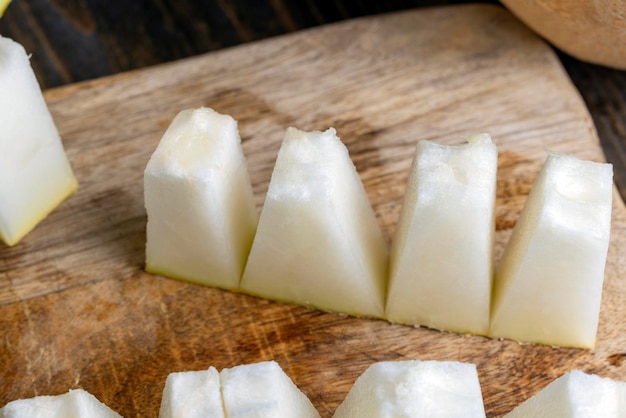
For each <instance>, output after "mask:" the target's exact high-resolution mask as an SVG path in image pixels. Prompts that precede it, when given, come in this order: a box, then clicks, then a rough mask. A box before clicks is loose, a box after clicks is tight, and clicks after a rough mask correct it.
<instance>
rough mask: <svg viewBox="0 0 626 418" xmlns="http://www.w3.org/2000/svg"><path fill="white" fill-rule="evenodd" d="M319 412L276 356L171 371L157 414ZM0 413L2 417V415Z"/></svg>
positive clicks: (218, 417) (200, 416) (283, 417)
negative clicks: (218, 367) (223, 366)
mask: <svg viewBox="0 0 626 418" xmlns="http://www.w3.org/2000/svg"><path fill="white" fill-rule="evenodd" d="M223 417H228V418H319V417H320V415H319V413H318V412H317V410H316V409H315V407H314V406H313V404H312V403H311V401H310V400H309V398H307V396H306V395H305V394H304V393H302V392H301V391H300V390H299V389H298V387H297V386H296V385H295V384H294V383H293V381H292V380H291V379H290V378H289V376H287V375H286V374H285V372H284V371H283V370H282V369H281V367H280V365H279V364H278V363H276V362H275V361H263V362H260V363H253V364H243V365H239V366H235V367H232V368H229V369H223V370H222V371H221V372H219V373H218V371H217V370H216V369H215V368H214V367H210V368H209V369H208V370H203V371H192V372H177V373H171V374H170V375H169V376H168V377H167V380H166V383H165V388H164V390H163V398H162V401H161V410H160V412H159V418H223ZM0 418H1V417H0Z"/></svg>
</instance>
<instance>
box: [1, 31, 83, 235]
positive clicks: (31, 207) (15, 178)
mask: <svg viewBox="0 0 626 418" xmlns="http://www.w3.org/2000/svg"><path fill="white" fill-rule="evenodd" d="M0 92H1V93H0V239H1V240H2V241H4V242H5V243H6V244H7V245H15V244H16V243H17V242H18V241H19V240H20V239H22V238H23V237H24V235H26V234H27V233H28V232H30V231H31V230H32V229H33V228H35V226H36V225H37V224H38V223H39V222H41V220H42V219H44V218H45V217H46V216H47V215H48V214H49V213H50V212H51V211H52V210H53V209H55V208H56V207H57V206H58V205H59V204H60V203H61V202H62V201H63V200H65V199H66V198H67V197H68V196H69V195H70V194H72V193H73V192H74V190H76V187H77V184H78V183H77V182H76V178H75V177H74V173H73V172H72V168H71V167H70V164H69V162H68V159H67V156H66V155H65V150H64V149H63V144H62V143H61V138H60V137H59V133H58V131H57V128H56V126H55V124H54V121H53V120H52V116H51V115H50V111H49V110H48V107H47V105H46V102H45V101H44V98H43V95H42V93H41V89H40V87H39V84H38V83H37V79H36V78H35V73H34V72H33V70H32V68H31V66H30V62H29V60H28V56H27V55H26V51H24V48H22V46H21V45H19V44H18V43H16V42H14V41H12V40H11V39H8V38H3V37H1V36H0Z"/></svg>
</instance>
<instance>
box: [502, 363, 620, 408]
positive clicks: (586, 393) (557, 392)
mask: <svg viewBox="0 0 626 418" xmlns="http://www.w3.org/2000/svg"><path fill="white" fill-rule="evenodd" d="M505 417H506V418H543V417H550V418H623V417H626V383H625V382H618V381H615V380H611V379H608V378H602V377H599V376H596V375H591V374H586V373H583V372H582V371H580V370H573V371H571V372H569V373H566V374H564V375H563V376H561V377H559V378H558V379H556V380H554V381H553V382H551V383H550V384H549V385H548V386H546V387H545V388H543V389H542V390H541V391H539V392H538V393H537V394H536V395H535V396H533V397H531V398H529V399H527V400H526V401H525V402H524V403H522V404H521V405H519V406H518V407H517V408H515V409H514V410H513V411H511V412H510V413H508V414H507V415H505Z"/></svg>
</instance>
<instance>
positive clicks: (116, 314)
mask: <svg viewBox="0 0 626 418" xmlns="http://www.w3.org/2000/svg"><path fill="white" fill-rule="evenodd" d="M46 98H47V100H48V102H49V104H50V108H51V110H52V113H53V116H54V117H55V120H56V121H57V125H58V127H59V129H60V132H61V135H62V137H63V138H64V142H65V144H66V148H67V151H68V155H69V158H70V160H71V162H72V164H73V166H74V168H75V171H76V174H77V177H78V179H79V182H80V187H79V190H78V192H77V193H76V194H75V195H73V196H72V197H71V198H70V199H69V200H68V201H66V202H65V203H64V204H63V205H62V206H61V207H60V208H59V209H58V210H56V211H55V212H54V213H53V214H52V215H51V216H50V217H49V218H48V219H46V220H45V221H44V222H43V223H42V224H40V225H39V227H38V228H37V229H36V230H35V231H33V232H32V233H31V234H30V235H28V237H27V238H26V239H25V240H24V241H22V242H21V243H20V244H19V245H17V246H15V247H13V248H7V247H2V248H0V330H2V339H0V382H2V385H1V386H0V387H1V390H0V405H2V404H4V403H6V402H8V401H10V400H12V399H17V398H23V397H31V396H34V395H43V394H55V393H61V392H65V391H67V390H68V389H69V388H75V387H82V388H84V389H86V390H88V391H90V392H91V393H93V394H94V395H96V396H97V397H98V398H99V399H100V400H102V401H103V402H105V403H106V404H108V405H110V406H111V407H112V408H113V409H115V410H117V411H118V412H120V413H121V414H122V415H123V416H125V417H144V416H147V417H154V416H156V414H157V411H158V407H159V402H160V398H161V391H162V388H163V384H164V381H165V377H166V376H167V374H168V373H170V372H173V371H181V370H199V369H203V368H206V367H208V366H210V365H213V366H216V367H217V368H218V369H221V368H224V367H231V366H234V365H236V364H242V363H250V362H256V361H261V360H267V359H274V360H276V361H278V362H279V363H280V364H281V366H282V367H283V368H284V369H285V371H286V372H287V373H288V374H289V375H290V376H291V377H292V379H293V380H294V382H295V383H296V384H297V385H298V386H299V387H300V388H301V389H303V390H304V391H305V392H306V393H307V394H308V395H309V396H310V397H311V400H312V401H313V403H314V404H315V406H316V407H317V408H318V409H319V411H320V413H321V414H322V416H323V417H330V416H331V415H332V412H333V411H334V409H335V408H336V406H337V405H338V404H339V403H340V402H341V400H342V399H343V397H344V396H345V395H346V393H347V391H348V390H349V388H350V386H351V385H352V383H353V382H354V380H355V379H356V377H357V376H358V375H359V374H360V373H362V372H363V371H364V370H365V368H366V367H367V366H369V365H370V364H371V363H372V362H374V361H380V360H398V359H438V360H459V361H467V362H473V363H475V364H476V365H477V367H478V371H479V378H480V380H481V384H482V388H483V396H484V400H485V405H486V410H487V413H488V416H490V417H495V416H500V415H502V414H503V413H505V412H508V411H509V410H511V409H512V408H513V407H514V406H515V405H516V404H518V403H520V402H521V401H522V400H524V399H526V398H527V397H529V396H530V395H531V394H533V393H535V392H536V391H537V390H539V389H540V388H542V387H543V386H545V385H546V384H547V383H548V382H549V381H551V380H552V379H554V378H556V377H558V376H559V375H561V374H562V373H564V372H566V371H568V370H570V369H573V368H580V369H582V370H584V371H587V372H591V373H597V374H600V375H602V376H606V377H611V378H617V379H621V380H625V381H626V361H625V360H624V358H625V357H626V321H624V318H625V317H626V294H625V291H624V289H625V288H626V274H625V272H624V269H625V267H626V264H625V261H626V260H624V259H623V258H624V256H623V255H622V254H623V251H622V249H621V247H622V245H623V242H624V239H625V235H624V234H625V231H624V226H625V225H626V223H625V222H626V217H625V215H626V212H625V211H624V205H623V203H622V202H621V200H620V199H619V198H618V196H617V193H616V194H615V204H614V213H613V227H612V238H611V245H610V249H609V256H608V261H607V271H606V280H605V286H604V294H603V307H602V313H601V318H600V327H599V331H598V342H597V347H596V349H595V350H594V351H593V352H589V351H584V350H577V349H555V348H551V347H545V346H535V345H522V344H518V343H515V342H511V341H498V340H490V339H487V338H483V337H471V336H461V335H456V334H447V333H440V332H437V331H432V330H427V329H422V328H419V329H415V328H411V327H406V326H400V325H391V324H388V323H386V322H384V321H379V320H366V319H357V318H346V317H342V316H339V315H335V314H328V313H321V312H318V311H314V310H309V309H305V308H302V307H297V306H289V305H282V304H278V303H274V302H269V301H264V300H261V299H256V298H253V297H249V296H246V295H242V294H235V293H230V292H226V291H222V290H218V289H210V288H204V287H199V286H195V285H191V284H185V283H181V282H177V281H173V280H168V279H165V278H161V277H157V276H153V275H150V274H146V273H144V272H143V270H142V268H143V257H144V241H145V222H146V218H145V210H144V208H143V194H142V174H143V169H144V167H145V164H146V163H147V160H148V158H149V156H150V154H151V153H152V151H153V150H154V147H155V146H156V144H157V142H158V140H159V138H160V136H161V135H162V133H163V131H164V130H165V128H166V127H167V125H168V124H169V122H170V121H171V119H172V118H173V117H174V115H175V114H176V113H177V112H178V111H179V110H181V109H183V108H189V107H197V106H201V105H204V106H210V107H213V108H214V109H216V110H218V111H220V112H223V113H228V114H231V115H232V116H233V117H235V118H236V119H238V120H239V127H240V131H241V135H242V138H243V140H244V151H245V152H246V155H247V156H248V160H249V167H250V172H251V176H252V178H253V185H254V190H255V193H256V197H257V202H258V205H259V206H260V205H261V204H262V201H263V198H264V193H265V191H266V188H267V182H268V180H269V177H270V174H271V170H272V165H273V161H274V159H275V155H276V152H277V150H278V146H279V143H280V139H281V138H282V134H283V131H284V129H285V128H286V127H287V126H290V125H292V126H296V127H299V128H301V129H325V128H326V127H328V126H334V127H335V128H337V131H338V134H339V136H340V137H341V138H342V139H343V140H344V142H345V143H346V145H347V146H348V148H349V150H350V152H351V155H352V157H353V160H354V162H355V165H356V167H357V170H358V171H359V172H360V174H361V177H362V179H363V181H364V184H365V187H366V190H367V192H368V195H369V197H370V199H371V201H372V204H373V206H374V209H375V210H376V213H377V215H378V219H379V221H380V224H381V226H382V227H383V230H384V233H385V235H386V237H387V239H388V240H391V239H392V237H393V234H394V228H395V223H396V221H397V217H398V215H399V210H400V203H401V199H402V196H403V193H404V185H405V181H406V178H407V175H408V169H409V166H410V163H411V159H412V155H413V151H414V148H415V144H416V142H417V141H418V140H419V139H435V140H439V141H442V142H446V143H457V142H460V141H461V139H462V138H463V137H464V136H466V135H469V134H471V133H474V132H478V131H487V132H490V133H491V134H492V135H493V137H494V139H495V142H496V144H497V145H498V146H499V149H500V156H499V174H498V199H497V205H498V207H497V228H498V231H497V234H496V235H497V251H496V253H497V254H500V252H501V249H502V245H503V243H504V242H505V241H506V239H507V238H508V235H509V233H510V228H511V227H512V226H513V225H514V223H515V220H516V218H517V215H518V214H519V211H520V209H521V206H522V204H523V202H524V200H525V198H526V195H527V193H528V191H529V190H530V187H531V185H532V182H533V180H534V178H535V176H536V174H537V172H538V170H539V168H540V167H541V165H542V163H543V160H544V158H545V154H544V151H543V149H544V147H548V148H550V149H553V150H556V151H562V152H567V153H570V154H573V155H575V156H578V157H581V158H588V159H593V160H597V161H599V160H602V159H603V155H602V151H601V148H600V146H599V144H598V140H597V138H596V134H595V131H594V129H593V125H592V122H591V119H590V118H589V115H588V113H587V111H586V109H585V107H584V104H583V102H582V100H581V98H580V96H579V95H578V93H577V92H576V90H575V89H574V87H573V85H572V84H571V82H570V81H569V79H568V78H567V76H566V73H565V72H564V71H563V69H562V67H561V66H560V64H559V60H558V59H557V57H556V56H555V55H554V54H553V52H552V50H551V49H550V48H548V47H547V46H546V45H545V44H544V43H543V42H542V41H540V40H539V39H538V38H536V37H535V36H534V35H532V34H531V33H530V32H529V31H527V30H526V29H525V28H523V27H522V26H521V25H519V24H518V23H517V21H516V20H514V19H513V18H512V17H511V16H510V15H509V14H508V13H507V12H505V11H504V10H503V9H500V8H494V7H491V6H466V7H455V8H443V9H426V10H416V11H411V12H405V13H401V14H394V15H384V16H377V17H371V18H367V19H362V20H356V21H349V22H344V23H340V24H337V25H331V26H326V27H323V28H319V29H313V30H309V31H303V32H299V33H297V34H294V35H289V36H286V37H279V38H274V39H271V40H268V41H263V42H260V43H252V44H249V45H245V46H241V47H236V48H232V49H229V50H224V51H220V52H216V53H212V54H210V55H206V56H200V57H196V58H192V59H187V60H183V61H179V62H176V63H173V64H167V65H162V66H158V67H154V68H150V69H147V70H141V71H135V72H130V73H124V74H120V75H117V76H114V77H112V78H104V79H100V80H96V81H91V82H87V83H83V84H76V85H70V86H67V87H62V88H59V89H55V90H50V91H48V92H47V94H46Z"/></svg>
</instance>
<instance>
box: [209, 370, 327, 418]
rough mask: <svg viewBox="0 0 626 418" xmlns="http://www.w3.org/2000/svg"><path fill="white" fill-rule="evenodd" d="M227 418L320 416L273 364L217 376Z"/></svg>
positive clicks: (312, 417)
mask: <svg viewBox="0 0 626 418" xmlns="http://www.w3.org/2000/svg"><path fill="white" fill-rule="evenodd" d="M220 381H221V385H222V386H221V387H222V396H223V402H224V410H225V412H226V416H227V417H228V418H319V417H320V415H319V413H318V412H317V410H316V409H315V407H314V406H313V404H312V403H311V401H310V400H309V398H308V397H307V396H306V395H305V394H304V393H303V392H301V391H300V390H299V389H298V387H297V386H296V385H295V384H294V383H293V381H292V380H291V379H290V378H289V376H287V375H286V374H285V372H284V371H283V370H282V369H281V368H280V366H279V365H278V363H276V362H274V361H265V362H261V363H254V364H244V365H240V366H236V367H233V368H230V369H224V370H222V372H221V373H220Z"/></svg>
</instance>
